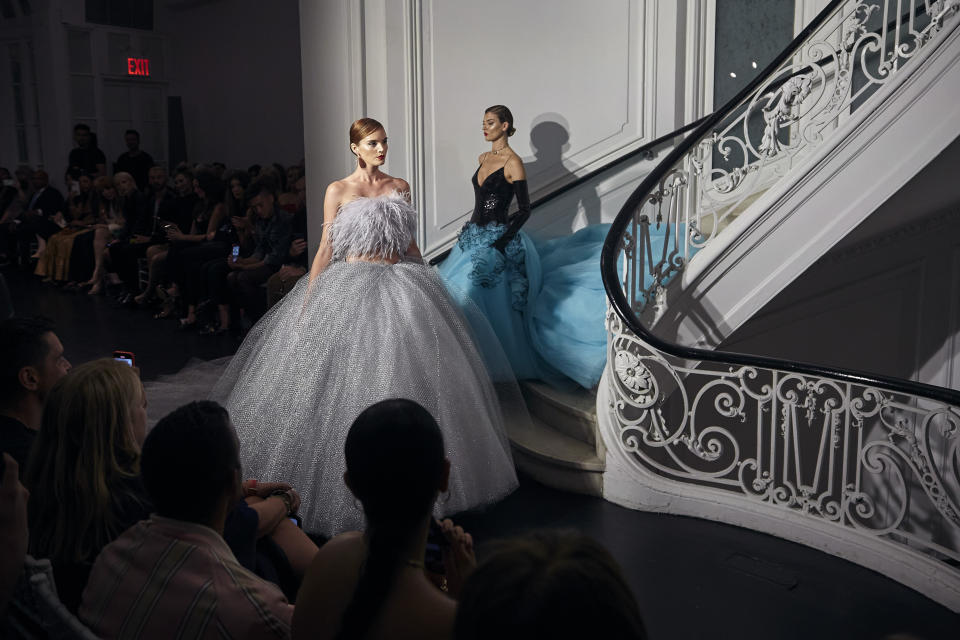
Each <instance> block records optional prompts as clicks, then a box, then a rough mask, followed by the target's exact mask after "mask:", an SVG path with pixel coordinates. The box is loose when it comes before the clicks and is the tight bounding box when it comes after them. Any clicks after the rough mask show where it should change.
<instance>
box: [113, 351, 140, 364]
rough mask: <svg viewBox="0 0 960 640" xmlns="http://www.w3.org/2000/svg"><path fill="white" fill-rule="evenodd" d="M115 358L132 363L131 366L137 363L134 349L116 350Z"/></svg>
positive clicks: (118, 360) (125, 362)
mask: <svg viewBox="0 0 960 640" xmlns="http://www.w3.org/2000/svg"><path fill="white" fill-rule="evenodd" d="M113 359H114V360H116V361H117V362H122V363H124V364H127V365H130V366H131V367H132V366H133V365H134V364H135V363H136V358H134V356H133V352H132V351H114V352H113Z"/></svg>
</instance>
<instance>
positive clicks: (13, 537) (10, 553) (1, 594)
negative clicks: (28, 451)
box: [0, 453, 30, 611]
mask: <svg viewBox="0 0 960 640" xmlns="http://www.w3.org/2000/svg"><path fill="white" fill-rule="evenodd" d="M3 462H4V470H3V484H2V485H0V611H2V610H3V607H4V606H5V604H6V602H7V600H8V599H9V598H10V596H11V595H12V594H13V589H14V586H15V585H16V583H17V579H18V578H19V576H20V572H21V570H22V569H23V559H24V557H25V556H26V555H27V540H28V533H27V499H28V498H29V497H30V493H29V492H28V491H27V490H26V489H25V488H24V487H23V485H22V484H20V480H19V475H20V468H19V466H18V465H17V461H16V460H14V459H13V458H11V457H10V455H9V454H6V453H4V454H3Z"/></svg>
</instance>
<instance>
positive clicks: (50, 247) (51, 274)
mask: <svg viewBox="0 0 960 640" xmlns="http://www.w3.org/2000/svg"><path fill="white" fill-rule="evenodd" d="M76 184H77V191H76V193H73V194H72V195H71V196H70V197H69V198H68V199H67V205H68V206H67V213H66V215H65V216H64V218H65V219H66V221H67V226H66V228H64V229H63V231H60V232H58V233H55V234H53V235H52V236H50V238H48V239H47V248H46V251H44V252H43V255H42V256H40V259H39V260H38V261H37V268H36V270H35V271H34V273H35V274H36V275H38V276H41V277H43V278H44V282H51V281H53V282H63V281H65V280H68V279H69V276H70V256H71V254H72V253H73V245H74V243H75V242H76V240H77V238H79V237H80V236H81V235H82V234H84V233H90V232H91V228H92V226H93V224H94V222H96V216H95V215H94V213H93V208H92V204H93V179H92V178H91V177H90V176H89V175H88V174H81V175H79V176H78V177H77V181H76Z"/></svg>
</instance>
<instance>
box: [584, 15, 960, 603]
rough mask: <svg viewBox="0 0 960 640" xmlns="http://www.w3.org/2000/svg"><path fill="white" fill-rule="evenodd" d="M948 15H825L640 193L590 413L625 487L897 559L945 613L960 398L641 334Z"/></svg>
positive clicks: (610, 290) (630, 205)
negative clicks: (603, 418)
mask: <svg viewBox="0 0 960 640" xmlns="http://www.w3.org/2000/svg"><path fill="white" fill-rule="evenodd" d="M958 13H960V0H938V1H925V0H900V1H897V0H862V1H853V0H834V1H833V2H831V3H830V4H829V5H828V6H827V7H826V8H825V9H824V10H823V11H822V12H821V13H820V14H819V15H818V16H817V18H816V19H815V20H814V21H813V22H812V23H811V24H810V25H809V26H808V27H807V28H805V29H804V30H803V32H801V33H800V34H799V35H798V36H797V38H796V39H795V40H794V41H793V42H792V43H791V45H790V46H789V47H787V48H786V49H785V50H784V51H783V52H782V53H781V55H779V56H778V58H777V59H776V60H774V61H773V63H771V64H770V65H769V66H768V67H767V68H766V69H765V70H764V72H762V73H761V74H760V75H759V76H758V77H757V79H756V80H755V81H753V82H752V83H751V84H750V85H748V86H747V87H746V88H745V89H744V90H743V91H742V92H741V93H740V94H739V95H738V96H736V97H735V98H734V99H733V100H732V101H731V102H730V103H728V104H727V105H726V106H725V107H723V108H721V109H720V110H718V111H717V112H715V113H714V114H712V115H711V116H709V117H708V118H707V119H706V120H705V121H704V122H703V123H702V124H701V125H700V126H699V127H698V128H697V129H696V130H695V131H694V132H693V133H691V134H690V135H689V136H688V137H687V138H686V139H685V140H683V141H682V142H681V143H680V144H679V145H678V146H677V147H675V148H674V150H673V151H672V152H671V153H670V154H669V155H668V156H667V157H666V158H665V159H664V161H663V162H662V163H661V164H660V165H658V166H657V167H656V168H655V169H654V170H653V171H652V172H651V173H650V174H649V175H648V176H647V177H646V178H645V179H644V180H643V181H642V183H641V184H640V186H639V187H638V188H637V190H636V191H635V192H634V193H633V194H632V195H631V197H630V198H629V199H628V200H627V202H626V204H625V205H624V206H623V208H622V209H621V211H620V213H619V214H618V216H617V218H616V220H615V221H614V222H613V224H612V228H611V230H610V233H609V235H608V237H607V240H606V243H605V245H604V250H603V255H602V260H601V262H602V265H601V268H602V273H603V280H604V286H605V288H606V291H607V295H608V299H609V301H610V311H609V312H608V316H607V322H608V330H609V335H610V339H609V347H608V369H607V372H606V374H605V376H604V380H603V381H602V382H601V385H602V388H601V391H600V394H599V397H600V400H599V401H598V413H599V412H601V411H605V412H607V415H608V416H609V418H610V421H609V425H610V426H609V427H606V429H607V432H606V433H604V434H603V435H604V439H605V441H606V442H607V447H608V449H613V452H614V453H615V454H616V455H618V456H620V457H621V458H622V459H623V460H625V461H626V463H625V464H626V465H627V466H628V467H629V468H631V469H633V470H634V472H636V473H637V475H638V477H642V478H648V479H650V478H653V479H656V480H657V482H660V481H666V482H667V483H668V484H669V485H670V486H671V487H673V490H674V491H675V494H674V495H679V494H682V493H697V492H701V494H702V495H703V496H709V499H708V500H709V501H710V502H711V503H712V504H714V505H716V504H725V505H730V506H732V507H736V508H743V509H746V510H753V511H755V512H762V513H764V514H766V516H768V517H771V518H777V517H781V518H783V519H785V520H788V521H790V522H797V523H801V524H802V525H803V526H808V527H809V528H810V529H811V530H816V531H819V532H822V533H824V534H825V537H830V536H833V537H835V538H844V539H846V540H849V541H853V544H855V545H860V546H862V547H863V548H865V549H870V550H871V551H870V553H874V557H876V558H880V557H884V554H888V555H890V556H894V555H898V554H899V555H898V557H901V558H907V560H906V561H905V562H906V563H907V564H909V563H913V564H914V565H916V566H917V567H922V569H920V570H918V571H920V572H926V573H927V574H928V575H929V576H930V579H931V580H933V581H935V582H936V584H939V585H950V586H949V587H948V589H949V590H952V593H953V595H952V596H950V597H946V598H940V600H941V601H942V602H947V601H949V602H951V603H955V604H952V605H951V606H953V607H954V608H955V609H960V569H958V567H960V393H958V392H957V391H954V390H951V389H946V388H941V387H935V386H931V385H926V384H921V383H916V382H912V381H908V380H902V379H896V378H890V377H884V376H877V375H871V374H866V373H861V372H856V371H849V370H843V369H835V368H830V367H824V366H818V365H812V364H804V363H799V362H790V361H783V360H777V359H772V358H763V357H756V356H750V355H744V354H736V353H724V352H720V351H708V350H702V349H695V348H691V347H687V346H683V345H678V344H673V343H670V342H666V341H664V340H662V339H660V338H659V337H657V336H656V335H655V334H654V333H653V332H651V330H650V329H649V327H648V326H646V325H645V322H649V321H651V320H652V319H653V318H652V316H654V315H655V314H653V313H650V311H651V310H654V311H656V310H657V308H658V307H659V310H662V306H663V305H664V304H665V302H666V300H667V296H666V293H667V292H668V290H669V289H670V287H676V286H680V281H681V278H678V277H677V276H678V275H679V274H682V273H683V271H684V270H685V269H687V268H688V266H689V264H690V262H691V260H694V261H695V260H696V254H697V252H698V251H700V250H702V249H704V248H706V247H708V246H710V245H711V243H716V246H724V242H725V240H724V238H726V239H727V240H729V239H730V237H731V236H732V235H733V233H734V232H736V231H737V230H736V228H735V227H734V228H732V229H730V231H728V232H727V233H726V234H724V229H726V228H728V226H729V225H730V224H731V221H732V220H734V219H735V218H736V217H737V216H738V215H740V214H742V213H743V212H744V211H747V210H748V209H749V206H750V204H751V202H752V201H753V200H755V199H756V198H757V197H758V196H759V195H761V194H762V193H763V192H764V191H765V190H766V189H769V188H771V187H772V186H773V185H775V184H777V182H778V181H781V180H786V179H790V178H791V177H795V174H796V173H797V172H800V171H803V170H804V159H805V157H806V156H808V155H809V154H811V153H812V152H813V151H814V150H815V149H816V148H817V146H818V145H820V144H822V143H823V142H824V141H825V140H827V139H829V138H830V136H831V135H834V134H836V135H842V134H843V132H844V127H843V124H844V122H845V120H846V119H848V118H852V117H854V114H856V112H857V111H858V110H860V109H864V112H863V113H860V114H858V116H857V117H865V115H864V114H866V113H869V110H868V109H867V108H868V107H869V106H870V105H871V102H870V98H871V96H872V95H873V94H874V93H876V92H877V91H878V90H879V89H880V88H881V87H882V86H883V85H884V84H886V83H889V82H893V81H895V79H896V78H897V76H898V75H900V74H902V72H903V70H904V69H906V68H909V66H910V64H911V63H912V61H913V60H914V59H915V58H917V57H919V56H920V54H921V53H922V52H923V51H924V49H926V48H928V47H935V46H937V43H938V42H939V41H941V40H942V38H940V37H939V36H938V34H940V33H941V32H943V33H949V32H950V31H952V30H953V29H954V28H956V21H957V15H958ZM878 97H879V96H878ZM718 240H720V241H719V242H718ZM645 311H646V312H647V313H644V312H645ZM601 403H604V404H605V405H606V406H600V404H601ZM873 566H876V563H874V565H873ZM898 579H899V578H898ZM907 582H910V581H909V580H908V581H907ZM912 584H914V585H916V584H917V581H916V580H914V581H913V583H912Z"/></svg>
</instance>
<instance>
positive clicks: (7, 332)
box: [0, 317, 54, 407]
mask: <svg viewBox="0 0 960 640" xmlns="http://www.w3.org/2000/svg"><path fill="white" fill-rule="evenodd" d="M53 329H54V326H53V322H51V321H50V320H48V319H47V318H42V317H26V318H18V317H13V318H7V319H6V320H4V321H2V322H0V407H3V406H7V405H9V404H10V403H11V402H14V401H15V400H16V399H17V398H19V397H20V396H21V395H22V393H23V391H24V389H23V387H22V386H21V385H20V377H19V376H20V370H21V369H23V368H24V367H39V366H41V365H42V364H43V360H44V358H46V357H47V354H48V353H49V351H50V345H49V344H48V343H47V341H46V340H45V339H44V336H45V335H46V334H48V333H51V332H52V331H53Z"/></svg>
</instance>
